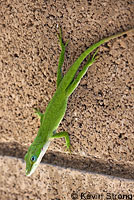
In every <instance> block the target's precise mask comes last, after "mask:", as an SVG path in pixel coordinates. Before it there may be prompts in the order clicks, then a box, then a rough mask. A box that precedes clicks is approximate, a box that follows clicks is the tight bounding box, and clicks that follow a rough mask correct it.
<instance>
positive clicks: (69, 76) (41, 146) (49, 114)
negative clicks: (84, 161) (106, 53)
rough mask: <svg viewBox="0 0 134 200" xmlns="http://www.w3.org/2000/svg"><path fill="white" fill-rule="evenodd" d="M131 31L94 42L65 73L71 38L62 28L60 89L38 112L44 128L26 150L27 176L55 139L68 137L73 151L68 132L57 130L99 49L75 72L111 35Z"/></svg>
mask: <svg viewBox="0 0 134 200" xmlns="http://www.w3.org/2000/svg"><path fill="white" fill-rule="evenodd" d="M130 31H134V28H133V29H130V30H128V31H124V32H122V33H117V34H116V35H112V36H110V37H107V38H104V39H102V40H100V41H99V42H97V43H95V44H93V45H92V46H90V47H89V48H88V49H87V50H85V51H84V52H83V53H82V54H81V55H80V56H79V57H78V58H77V60H76V61H75V62H74V64H73V65H72V66H71V67H70V68H69V70H68V71H67V73H66V74H65V75H64V76H63V75H62V69H61V68H62V65H63V62H64V54H65V48H66V46H67V44H68V41H67V42H66V43H65V44H64V43H63V40H62V34H61V30H60V33H59V34H58V36H59V41H60V47H61V54H60V58H59V64H58V70H57V89H56V92H55V93H54V95H53V97H52V99H51V100H50V102H49V104H48V106H47V108H46V111H45V113H41V112H39V111H37V110H36V114H37V115H38V116H39V118H40V128H39V130H38V134H37V136H36V138H35V139H34V141H33V143H32V144H31V146H30V147H29V149H28V152H27V153H26V155H25V158H24V159H25V161H26V175H27V176H30V175H31V174H32V173H33V172H34V171H35V169H36V168H37V166H38V165H39V163H40V162H41V159H42V157H43V156H44V154H45V152H46V150H47V149H48V146H49V144H50V141H51V139H54V138H61V137H64V138H65V141H66V146H67V149H68V150H69V151H70V139H69V135H68V133H67V132H65V131H63V132H60V133H56V129H57V128H58V126H59V124H60V122H61V120H62V119H63V117H64V114H65V112H66V107H67V101H68V97H69V96H70V95H71V94H72V92H73V91H74V90H75V88H76V87H77V86H78V84H79V82H80V80H81V78H82V77H83V76H84V74H85V73H86V71H87V70H88V67H89V66H91V65H92V64H93V63H94V62H95V60H96V59H97V56H96V54H97V50H96V51H95V53H94V54H93V56H92V57H91V58H88V60H87V62H86V64H85V65H84V66H83V68H82V70H81V71H80V72H79V73H78V75H77V77H76V78H75V74H76V72H77V70H78V68H79V66H80V64H81V63H82V61H83V60H84V59H85V58H86V57H87V56H88V55H89V54H90V53H91V52H92V51H94V50H95V49H96V48H98V47H99V46H100V45H102V44H104V43H105V42H108V41H109V40H111V39H114V38H117V37H119V36H122V35H124V34H127V33H129V32H130Z"/></svg>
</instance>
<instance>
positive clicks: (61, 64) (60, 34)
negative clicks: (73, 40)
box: [57, 28, 69, 88]
mask: <svg viewBox="0 0 134 200" xmlns="http://www.w3.org/2000/svg"><path fill="white" fill-rule="evenodd" d="M58 38H59V42H60V47H61V53H60V58H59V63H58V70H57V88H58V86H59V84H60V82H61V80H62V78H63V75H62V66H63V63H64V55H65V49H66V46H67V45H68V42H69V40H68V41H67V42H66V43H65V44H64V43H63V40H62V32H61V28H59V34H58Z"/></svg>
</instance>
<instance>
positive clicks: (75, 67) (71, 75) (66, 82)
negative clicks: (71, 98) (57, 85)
mask: <svg viewBox="0 0 134 200" xmlns="http://www.w3.org/2000/svg"><path fill="white" fill-rule="evenodd" d="M129 32H134V28H132V29H130V30H127V31H124V32H121V33H117V34H115V35H112V36H109V37H107V38H104V39H102V40H100V41H99V42H97V43H95V44H93V45H91V46H90V47H89V48H88V49H86V50H85V51H84V52H83V53H82V54H81V55H80V56H79V57H78V59H77V60H76V61H75V62H74V64H73V65H72V66H71V67H70V68H69V70H68V72H67V73H66V74H65V75H64V77H63V79H62V86H63V88H66V87H67V86H68V85H69V84H70V83H71V81H72V80H73V78H74V76H75V74H76V72H77V70H78V68H79V66H80V64H81V63H82V61H83V60H84V59H85V58H86V57H87V56H88V55H89V54H90V53H91V52H92V51H94V50H95V49H96V48H97V47H99V46H100V45H102V44H104V43H106V42H108V41H109V40H111V39H114V38H117V37H120V36H122V35H125V34H128V33H129Z"/></svg>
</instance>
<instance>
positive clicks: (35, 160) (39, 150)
mask: <svg viewBox="0 0 134 200" xmlns="http://www.w3.org/2000/svg"><path fill="white" fill-rule="evenodd" d="M49 144H50V141H47V142H46V143H45V144H44V145H43V144H42V143H40V144H32V145H31V146H30V147H29V149H28V152H27V153H26V155H25V157H24V160H25V161H26V176H31V174H33V172H34V171H35V170H36V168H37V167H38V165H39V164H40V162H41V160H42V157H43V156H44V154H45V152H46V150H47V149H48V146H49Z"/></svg>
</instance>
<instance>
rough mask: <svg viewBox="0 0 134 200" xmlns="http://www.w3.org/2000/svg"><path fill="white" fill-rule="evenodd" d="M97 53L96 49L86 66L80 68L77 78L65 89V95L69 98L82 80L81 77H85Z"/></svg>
mask: <svg viewBox="0 0 134 200" xmlns="http://www.w3.org/2000/svg"><path fill="white" fill-rule="evenodd" d="M97 53H98V49H97V50H96V51H95V53H94V54H93V56H92V57H91V58H90V55H89V58H88V61H87V62H86V64H85V65H84V67H83V68H82V70H81V71H80V72H79V74H78V75H77V77H76V78H75V79H74V80H73V82H71V84H70V85H69V86H68V87H67V88H66V95H67V96H70V95H71V94H72V93H73V91H74V90H75V89H76V88H77V86H78V84H79V82H80V80H81V79H82V77H83V76H84V75H85V73H86V72H87V70H88V67H90V66H91V65H92V64H93V63H94V62H95V61H96V59H97V58H98V56H96V54H97Z"/></svg>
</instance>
